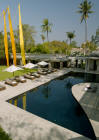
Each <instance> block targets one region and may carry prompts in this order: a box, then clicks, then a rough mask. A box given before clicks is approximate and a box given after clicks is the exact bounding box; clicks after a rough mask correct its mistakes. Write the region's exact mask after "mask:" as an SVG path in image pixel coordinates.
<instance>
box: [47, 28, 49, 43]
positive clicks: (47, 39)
mask: <svg viewBox="0 0 99 140" xmlns="http://www.w3.org/2000/svg"><path fill="white" fill-rule="evenodd" d="M47 41H48V42H49V40H48V30H47Z"/></svg>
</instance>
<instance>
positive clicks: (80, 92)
mask: <svg viewBox="0 0 99 140" xmlns="http://www.w3.org/2000/svg"><path fill="white" fill-rule="evenodd" d="M87 85H93V86H97V88H98V89H97V92H96V93H92V92H86V91H85V90H84V89H85V87H86V86H87ZM98 91H99V83H92V82H88V83H80V84H76V85H74V86H73V87H72V94H73V96H74V98H75V99H76V100H77V101H78V102H79V104H80V105H81V106H82V108H83V110H84V111H85V113H86V114H87V116H88V118H89V120H90V122H91V124H92V126H93V129H94V132H95V135H96V137H97V138H99V121H96V120H95V118H94V117H93V119H92V114H91V113H92V112H94V109H95V108H94V107H95V106H94V105H95V104H96V101H95V102H92V101H93V100H94V97H95V98H96V99H97V97H98V95H97V94H98ZM85 97H87V98H88V99H85ZM89 97H92V98H93V99H92V101H91V100H90V101H89V99H90V98H89ZM90 103H91V105H90ZM93 106H94V107H93ZM90 107H91V110H89V109H88V108H90ZM98 110H99V108H98ZM97 113H98V116H99V111H98V112H97ZM95 115H96V114H95Z"/></svg>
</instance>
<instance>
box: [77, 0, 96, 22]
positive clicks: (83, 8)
mask: <svg viewBox="0 0 99 140" xmlns="http://www.w3.org/2000/svg"><path fill="white" fill-rule="evenodd" d="M78 8H79V10H78V11H77V12H78V13H80V14H81V22H82V21H83V20H84V21H86V20H87V18H88V17H89V14H91V13H93V11H91V9H92V3H91V1H89V2H88V0H84V1H83V2H82V3H80V5H79V7H78Z"/></svg>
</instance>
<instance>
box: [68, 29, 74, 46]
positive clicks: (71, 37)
mask: <svg viewBox="0 0 99 140" xmlns="http://www.w3.org/2000/svg"><path fill="white" fill-rule="evenodd" d="M66 33H67V37H68V38H69V40H70V44H71V40H72V39H73V38H74V37H75V31H73V32H66Z"/></svg>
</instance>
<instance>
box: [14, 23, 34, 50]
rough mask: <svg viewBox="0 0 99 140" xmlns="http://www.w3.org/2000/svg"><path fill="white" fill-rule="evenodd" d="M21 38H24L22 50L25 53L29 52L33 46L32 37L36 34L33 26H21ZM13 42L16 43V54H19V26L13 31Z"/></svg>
mask: <svg viewBox="0 0 99 140" xmlns="http://www.w3.org/2000/svg"><path fill="white" fill-rule="evenodd" d="M22 28H23V38H24V48H25V52H30V50H31V47H32V46H34V45H35V41H34V36H35V34H36V31H35V28H34V26H30V25H28V24H23V25H22ZM14 36H15V42H16V52H20V41H19V26H17V29H16V30H15V31H14Z"/></svg>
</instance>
